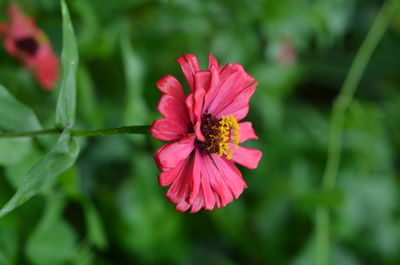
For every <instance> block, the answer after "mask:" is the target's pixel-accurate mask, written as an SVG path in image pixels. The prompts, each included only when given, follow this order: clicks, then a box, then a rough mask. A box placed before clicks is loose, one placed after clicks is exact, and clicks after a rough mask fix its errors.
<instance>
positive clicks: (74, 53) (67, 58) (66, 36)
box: [56, 0, 79, 128]
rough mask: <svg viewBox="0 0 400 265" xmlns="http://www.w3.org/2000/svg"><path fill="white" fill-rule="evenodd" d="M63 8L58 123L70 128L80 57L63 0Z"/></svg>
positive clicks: (72, 121) (72, 120) (73, 113)
mask: <svg viewBox="0 0 400 265" xmlns="http://www.w3.org/2000/svg"><path fill="white" fill-rule="evenodd" d="M61 9H62V16H63V50H62V54H61V63H62V69H63V77H62V80H61V88H60V94H59V96H58V101H57V110H56V124H57V125H59V126H62V127H67V128H70V127H72V126H73V125H74V122H75V105H76V71H77V68H78V60H79V59H78V50H77V46H76V39H75V33H74V28H73V27H72V24H71V19H70V16H69V12H68V8H67V6H66V4H65V2H64V1H63V0H62V1H61Z"/></svg>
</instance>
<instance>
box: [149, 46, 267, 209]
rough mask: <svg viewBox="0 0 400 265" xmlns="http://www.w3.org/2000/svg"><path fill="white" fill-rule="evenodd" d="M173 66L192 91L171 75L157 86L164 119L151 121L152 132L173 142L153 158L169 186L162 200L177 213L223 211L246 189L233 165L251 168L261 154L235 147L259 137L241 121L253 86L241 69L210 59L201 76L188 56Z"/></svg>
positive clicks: (162, 177)
mask: <svg viewBox="0 0 400 265" xmlns="http://www.w3.org/2000/svg"><path fill="white" fill-rule="evenodd" d="M177 62H178V63H179V64H180V65H181V68H182V71H183V74H184V76H185V78H186V80H187V82H188V84H189V87H190V90H191V91H190V93H189V94H188V95H185V94H184V92H183V89H182V86H181V84H180V83H179V81H178V80H176V79H175V78H174V77H173V76H171V75H167V76H165V77H163V78H162V79H161V80H159V81H158V82H157V87H158V88H159V89H160V91H161V92H162V93H163V94H162V96H161V99H160V102H159V103H158V110H159V112H160V113H161V114H162V116H163V117H164V118H163V119H159V120H156V121H154V123H153V125H152V126H151V129H150V132H151V134H152V135H153V137H155V138H157V139H159V140H163V141H175V142H172V143H168V144H165V145H164V146H162V147H161V148H160V149H159V150H158V151H157V152H156V154H155V155H154V158H155V161H156V163H157V165H158V167H159V169H160V170H161V173H160V175H159V177H158V179H159V183H160V185H161V186H168V185H171V186H170V187H169V189H168V192H167V194H166V197H167V198H168V199H169V200H170V201H171V202H172V203H175V204H176V209H177V210H179V211H181V212H184V211H186V210H188V209H189V208H191V212H192V213H194V212H198V211H199V210H200V209H201V208H205V209H207V210H212V209H213V208H214V207H215V206H216V207H223V206H225V205H227V204H228V203H230V202H232V201H233V198H238V197H239V196H240V194H241V193H242V192H243V189H244V188H246V187H247V186H246V183H245V182H244V180H243V178H242V174H241V173H240V171H239V170H238V168H237V167H236V166H235V163H238V164H241V165H243V166H245V167H247V168H252V169H254V168H256V167H257V165H258V162H259V161H260V158H261V155H262V153H261V152H260V151H259V150H256V149H251V148H246V147H242V146H239V144H240V143H243V142H245V141H247V140H249V139H257V138H258V137H257V136H256V134H255V132H254V130H253V128H252V124H251V122H239V121H241V120H242V119H243V118H244V117H245V116H246V115H247V113H248V111H249V101H250V98H251V96H252V95H253V93H254V91H255V89H256V86H257V82H255V81H254V78H253V77H251V76H250V75H249V74H247V73H246V72H245V71H244V69H243V67H242V65H240V64H237V63H235V64H227V65H226V66H225V67H222V66H220V65H219V64H218V62H217V60H216V59H215V58H214V57H213V56H212V55H211V54H210V55H209V64H208V70H204V71H201V70H200V67H199V64H198V62H197V58H196V57H195V56H194V55H192V54H186V55H183V56H181V57H179V58H178V59H177Z"/></svg>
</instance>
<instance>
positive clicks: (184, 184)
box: [166, 159, 193, 204]
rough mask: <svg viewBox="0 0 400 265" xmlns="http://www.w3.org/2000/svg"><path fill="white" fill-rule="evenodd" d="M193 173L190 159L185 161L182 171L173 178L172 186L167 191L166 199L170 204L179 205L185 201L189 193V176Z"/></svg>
mask: <svg viewBox="0 0 400 265" xmlns="http://www.w3.org/2000/svg"><path fill="white" fill-rule="evenodd" d="M192 172H193V163H192V161H190V159H186V161H185V162H184V165H183V167H182V170H181V171H180V172H179V174H178V176H177V177H176V178H175V180H174V182H173V183H172V185H171V186H170V187H169V189H168V191H167V195H166V196H167V198H168V199H169V200H170V201H171V202H172V203H175V204H177V203H179V202H181V201H182V200H183V201H186V198H187V196H188V195H189V192H190V182H189V179H190V174H192Z"/></svg>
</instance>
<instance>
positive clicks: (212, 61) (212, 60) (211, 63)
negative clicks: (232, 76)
mask: <svg viewBox="0 0 400 265" xmlns="http://www.w3.org/2000/svg"><path fill="white" fill-rule="evenodd" d="M211 66H215V67H217V69H218V71H219V70H220V69H221V66H220V65H219V63H218V61H217V59H215V57H214V56H212V54H211V53H209V54H208V69H211Z"/></svg>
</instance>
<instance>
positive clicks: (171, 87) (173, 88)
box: [156, 75, 186, 101]
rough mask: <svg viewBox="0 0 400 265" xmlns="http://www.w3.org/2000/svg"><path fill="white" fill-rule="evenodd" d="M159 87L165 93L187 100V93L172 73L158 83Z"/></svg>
mask: <svg viewBox="0 0 400 265" xmlns="http://www.w3.org/2000/svg"><path fill="white" fill-rule="evenodd" d="M156 85H157V87H158V89H159V90H160V91H161V92H162V93H164V94H168V95H171V96H173V97H175V98H177V99H179V100H180V101H185V97H186V96H185V93H184V92H183V89H182V85H181V83H179V81H178V80H176V78H175V77H173V76H172V75H166V76H164V77H163V78H161V79H160V80H159V81H158V82H157V83H156Z"/></svg>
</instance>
